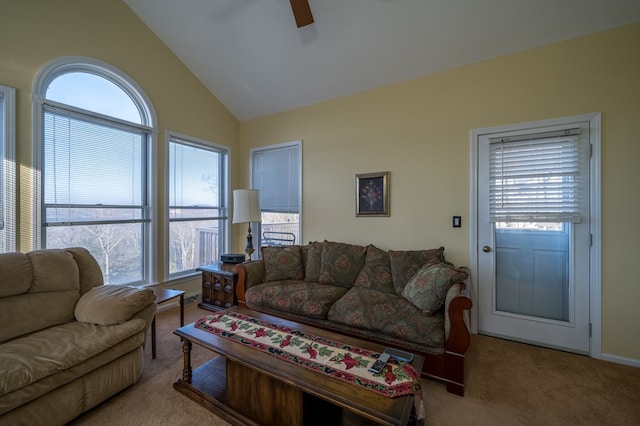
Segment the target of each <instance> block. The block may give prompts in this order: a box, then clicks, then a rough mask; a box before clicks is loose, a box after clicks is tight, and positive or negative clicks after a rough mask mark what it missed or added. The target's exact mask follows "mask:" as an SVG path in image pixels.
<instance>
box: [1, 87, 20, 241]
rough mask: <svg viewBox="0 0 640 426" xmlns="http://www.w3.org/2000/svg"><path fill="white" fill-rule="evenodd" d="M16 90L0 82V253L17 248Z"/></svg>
mask: <svg viewBox="0 0 640 426" xmlns="http://www.w3.org/2000/svg"><path fill="white" fill-rule="evenodd" d="M15 92H16V91H15V89H13V88H11V87H7V86H2V85H0V253H5V252H12V251H15V249H16V216H15V214H16V207H15V206H16V191H15V189H16V183H15V179H16V167H15V96H16V94H15Z"/></svg>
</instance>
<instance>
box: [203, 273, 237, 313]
mask: <svg viewBox="0 0 640 426" xmlns="http://www.w3.org/2000/svg"><path fill="white" fill-rule="evenodd" d="M235 266H236V265H235V264H231V263H212V264H211V265H207V266H201V267H200V268H198V269H196V271H200V272H202V302H200V303H199V304H198V307H199V308H203V309H208V310H210V311H220V310H224V309H227V308H230V307H232V306H234V305H237V304H238V298H237V297H236V284H237V283H238V273H237V272H236V271H235Z"/></svg>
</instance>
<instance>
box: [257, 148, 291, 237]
mask: <svg viewBox="0 0 640 426" xmlns="http://www.w3.org/2000/svg"><path fill="white" fill-rule="evenodd" d="M251 184H252V188H253V189H257V190H258V191H260V209H261V211H262V222H261V224H260V233H259V235H258V236H257V237H258V245H257V246H258V247H259V246H261V245H292V244H300V243H301V237H302V235H301V229H302V221H301V202H300V200H301V199H302V141H295V142H290V143H284V144H278V145H270V146H265V147H260V148H256V149H253V150H252V151H251ZM255 238H256V236H254V239H255Z"/></svg>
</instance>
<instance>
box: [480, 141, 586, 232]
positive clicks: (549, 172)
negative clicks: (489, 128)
mask: <svg viewBox="0 0 640 426" xmlns="http://www.w3.org/2000/svg"><path fill="white" fill-rule="evenodd" d="M582 145H583V144H582V143H581V138H580V129H570V130H563V131H560V132H549V133H544V134H537V135H526V136H520V137H515V138H492V139H490V145H489V155H490V157H489V180H490V183H489V218H490V220H491V221H492V222H573V223H579V222H580V219H581V207H582V205H583V203H584V201H585V200H584V199H583V196H582V194H583V193H584V185H585V183H587V182H585V179H588V156H587V155H585V154H586V153H585V151H586V150H585V149H584V148H583V147H582Z"/></svg>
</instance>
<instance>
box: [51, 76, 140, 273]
mask: <svg viewBox="0 0 640 426" xmlns="http://www.w3.org/2000/svg"><path fill="white" fill-rule="evenodd" d="M72 65H73V66H69V64H65V63H62V64H61V65H59V66H56V67H52V68H51V69H49V70H48V73H46V75H44V76H41V78H42V80H41V81H45V82H47V83H46V84H43V87H42V88H41V90H42V97H43V99H42V102H41V104H40V105H39V108H40V111H41V120H42V121H41V122H42V134H41V140H40V149H39V150H40V157H41V159H40V161H41V163H42V164H41V170H42V174H41V181H40V182H39V186H40V188H39V189H40V191H41V194H40V197H41V201H40V203H41V208H40V218H41V230H42V231H41V233H40V238H41V245H42V246H43V247H45V248H62V247H70V246H82V247H86V248H87V249H88V250H89V251H90V252H91V253H92V254H93V255H94V257H95V258H96V260H97V261H98V263H99V264H100V266H101V269H102V272H103V275H104V279H105V283H108V284H140V283H144V282H149V281H150V276H149V275H150V273H149V271H150V269H151V268H150V265H149V262H150V260H149V259H150V258H151V256H150V255H149V253H150V241H151V226H150V223H151V220H152V214H151V212H152V209H151V200H150V180H151V179H150V175H149V171H150V158H151V155H150V145H151V140H150V139H151V134H152V128H151V127H150V122H151V113H150V106H149V105H148V104H147V103H146V102H145V100H144V98H143V97H142V96H139V92H138V90H137V89H136V88H135V86H134V85H133V83H132V82H131V81H130V80H128V79H127V78H126V77H125V76H123V75H120V74H118V72H116V71H114V70H113V68H111V67H106V66H105V67H104V68H103V67H101V66H99V65H97V64H96V63H87V64H82V63H73V64H72Z"/></svg>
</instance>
